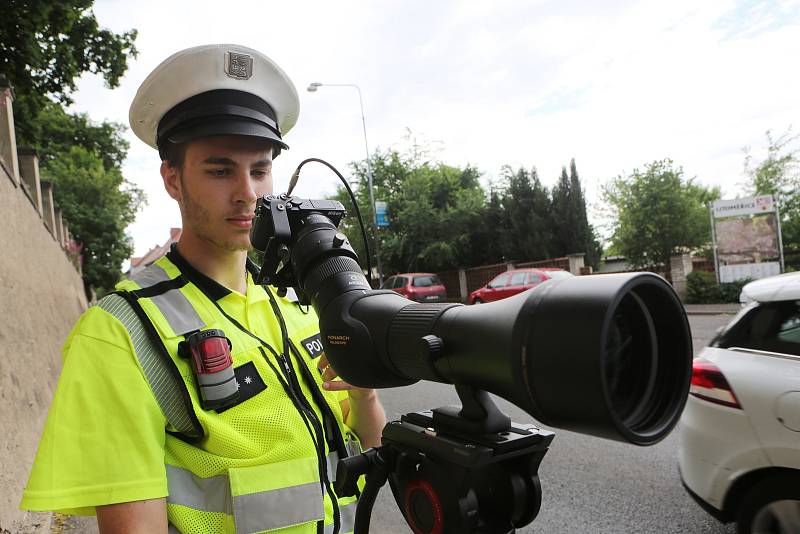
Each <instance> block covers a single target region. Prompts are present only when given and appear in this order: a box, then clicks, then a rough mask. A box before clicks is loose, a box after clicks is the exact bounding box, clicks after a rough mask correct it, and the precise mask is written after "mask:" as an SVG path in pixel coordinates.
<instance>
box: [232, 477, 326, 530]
mask: <svg viewBox="0 0 800 534" xmlns="http://www.w3.org/2000/svg"><path fill="white" fill-rule="evenodd" d="M233 518H234V521H235V522H236V534H250V533H251V532H261V531H263V530H273V529H276V528H283V527H288V526H291V525H298V524H300V523H307V522H309V521H320V520H322V519H324V518H325V508H324V505H323V500H322V488H321V487H320V485H319V482H309V483H308V484H301V485H299V486H291V487H288V488H281V489H275V490H270V491H262V492H259V493H250V494H248V495H239V496H237V497H234V498H233Z"/></svg>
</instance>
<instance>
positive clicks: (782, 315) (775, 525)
mask: <svg viewBox="0 0 800 534" xmlns="http://www.w3.org/2000/svg"><path fill="white" fill-rule="evenodd" d="M741 300H742V301H743V302H748V304H747V305H746V306H745V307H744V308H742V310H741V311H740V312H739V314H737V315H736V317H735V318H734V319H733V320H732V321H731V322H730V323H729V324H728V325H727V326H726V327H724V328H723V329H721V330H720V332H719V333H718V334H717V336H716V337H715V338H714V339H713V340H712V341H711V343H710V344H709V346H708V347H706V348H705V349H704V350H703V351H702V352H701V353H700V355H699V356H698V357H697V358H695V360H694V365H693V372H692V385H691V389H690V392H689V399H688V401H687V403H686V408H685V410H684V412H683V416H682V418H681V432H680V452H679V466H680V473H681V479H682V480H683V484H684V487H685V488H686V490H687V491H688V492H689V494H690V495H691V496H692V497H694V498H695V500H696V501H697V502H698V503H699V504H700V505H701V506H702V507H703V508H704V509H705V510H706V511H707V512H709V513H710V514H711V515H713V516H714V517H716V518H717V519H719V520H720V521H722V522H726V523H727V522H731V521H736V523H737V531H738V532H739V533H740V534H741V533H747V534H749V533H759V534H760V533H771V532H780V533H789V532H790V533H800V272H798V273H788V274H783V275H779V276H773V277H770V278H765V279H762V280H756V281H755V282H751V283H749V284H747V285H746V286H745V287H744V288H743V289H742V299H741Z"/></svg>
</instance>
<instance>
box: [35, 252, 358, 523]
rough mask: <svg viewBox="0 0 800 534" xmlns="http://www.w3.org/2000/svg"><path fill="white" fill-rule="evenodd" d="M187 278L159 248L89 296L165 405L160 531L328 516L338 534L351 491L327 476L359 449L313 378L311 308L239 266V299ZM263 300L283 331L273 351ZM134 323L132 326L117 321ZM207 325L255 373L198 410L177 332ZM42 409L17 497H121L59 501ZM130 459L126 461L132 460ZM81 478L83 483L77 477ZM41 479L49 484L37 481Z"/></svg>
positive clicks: (43, 500)
mask: <svg viewBox="0 0 800 534" xmlns="http://www.w3.org/2000/svg"><path fill="white" fill-rule="evenodd" d="M175 252H176V251H175V250H174V249H173V256H172V257H173V258H174V253H175ZM178 258H179V256H178ZM181 265H183V264H182V263H181ZM182 268H183V270H184V271H185V270H186V268H185V267H182ZM195 274H196V273H195ZM201 276H202V275H201ZM196 282H197V279H196V278H193V277H192V276H189V275H187V273H185V272H182V270H181V269H179V268H178V266H176V264H175V263H174V262H173V261H171V260H170V256H166V257H163V258H161V259H159V260H158V261H157V262H156V263H154V264H152V265H151V266H149V267H148V268H146V269H145V270H144V271H143V272H142V273H140V274H139V275H137V276H134V277H133V279H132V280H126V281H124V282H121V283H120V284H119V285H118V286H117V289H118V291H119V294H111V295H108V296H107V297H105V298H103V299H101V301H100V302H99V303H98V305H97V307H99V308H101V309H102V310H105V312H107V313H109V314H111V315H112V316H114V317H116V318H117V319H118V320H119V321H120V322H121V323H122V324H123V325H124V326H125V328H126V329H127V331H128V334H129V336H130V337H131V339H130V343H131V345H132V347H133V350H134V352H135V353H136V357H137V358H138V361H139V364H140V368H141V370H142V374H143V375H144V376H145V378H146V380H147V383H148V384H149V386H150V388H151V390H152V393H153V396H154V397H156V400H157V401H158V403H159V406H160V407H161V409H162V411H163V412H164V415H165V421H166V432H165V433H164V436H163V446H164V469H165V471H166V481H167V489H168V491H167V492H168V496H167V513H168V518H169V522H170V529H171V532H183V533H198V534H199V533H203V534H205V533H214V532H222V533H237V534H240V533H251V532H270V531H279V532H281V533H284V532H286V533H289V532H291V533H295V532H296V533H317V532H318V528H321V529H322V532H325V533H332V532H334V530H335V527H338V532H340V533H342V534H346V533H349V532H352V530H353V521H354V517H355V508H356V504H357V500H356V498H355V497H342V498H340V497H338V496H336V495H335V492H334V490H333V482H334V480H335V475H336V472H335V471H336V464H337V462H338V460H339V459H340V458H342V457H344V456H347V455H352V454H357V453H358V452H360V450H361V448H360V444H359V442H358V439H357V437H356V436H355V434H354V433H353V432H352V431H351V430H350V429H349V428H348V427H347V426H346V425H345V424H344V423H343V421H342V412H341V407H340V404H339V403H340V400H341V399H342V394H341V393H335V392H328V391H325V390H323V389H322V379H321V376H320V374H319V372H318V371H317V368H316V364H315V357H318V356H319V352H320V350H319V349H320V346H319V343H318V339H319V335H318V334H319V326H318V322H317V317H316V315H315V313H314V312H313V310H311V309H305V308H301V307H300V306H298V305H297V303H294V302H290V301H289V300H287V299H285V298H280V297H277V296H276V295H272V296H270V294H269V293H268V291H269V290H268V289H266V288H262V287H259V286H256V285H254V284H253V283H252V280H251V279H250V277H248V290H247V292H248V293H247V297H246V304H245V303H244V302H245V299H242V296H241V295H239V294H238V293H236V294H231V295H229V296H223V297H219V295H216V296H215V295H211V296H209V295H208V294H207V293H208V291H204V289H205V288H201V287H200V286H202V285H203V284H202V283H199V285H198V283H196ZM201 282H202V281H201ZM219 287H221V286H219ZM121 295H124V296H125V298H123V297H122V296H121ZM236 297H238V300H237V299H236ZM221 299H226V300H225V302H224V304H225V305H224V306H220V305H219V300H221ZM271 299H273V300H271ZM273 306H276V307H277V309H278V310H279V311H280V315H281V316H282V318H283V321H284V322H285V328H286V332H287V334H288V342H289V349H290V350H289V354H288V355H286V359H285V360H284V355H283V352H284V339H283V337H282V332H281V326H280V322H279V320H278V318H277V317H276V314H275V313H274V312H273ZM225 309H227V310H228V311H227V312H226V311H225ZM94 313H95V314H96V313H100V312H98V311H95V312H94ZM137 322H138V324H139V325H140V327H139V328H138V329H136V328H134V329H131V328H129V326H130V325H131V324H136V323H137ZM237 323H238V325H239V326H237ZM141 325H144V328H141ZM240 327H241V328H240ZM212 328H213V329H221V330H223V331H224V333H225V335H226V336H227V337H228V338H229V339H230V341H231V346H232V349H231V354H232V357H233V365H234V368H235V370H236V377H237V380H240V381H243V382H244V383H245V384H242V385H243V386H252V384H253V383H256V384H257V387H256V388H255V389H253V387H249V390H250V392H251V393H252V392H253V391H255V393H254V394H253V395H252V396H247V395H245V398H240V399H239V401H238V404H235V405H233V406H231V407H226V408H225V409H221V410H219V411H214V410H203V409H202V407H201V403H200V400H199V397H198V391H197V386H196V385H195V377H194V375H193V372H192V369H191V366H190V363H189V361H188V360H185V359H183V358H182V357H180V356H179V355H178V343H179V342H181V341H182V340H184V338H185V336H186V335H187V334H189V333H191V332H194V331H197V330H206V329H212ZM245 330H246V331H247V332H246V331H245ZM248 332H249V333H250V334H252V335H250V334H248ZM145 336H147V340H144V337H145ZM257 338H258V339H257ZM154 347H155V348H154ZM157 362H160V363H157ZM287 368H288V371H287ZM109 378H112V379H113V377H109ZM290 378H292V379H290ZM244 389H248V387H244ZM175 390H178V392H179V395H175ZM165 391H168V392H170V393H168V394H165ZM58 397H59V395H58V393H57V394H56V398H57V399H58ZM55 404H56V403H55V402H54V405H55ZM62 415H63V414H62ZM51 419H54V417H53V413H52V409H51V414H50V416H49V418H48V426H47V427H46V429H45V436H48V437H47V442H48V443H47V445H46V446H45V445H44V442H45V438H43V440H42V443H43V444H42V445H40V456H41V455H43V454H44V455H46V456H47V458H46V459H45V458H42V459H40V458H39V457H37V462H36V464H35V465H34V470H33V472H32V474H31V480H30V482H29V487H28V488H26V493H25V495H24V497H23V502H22V507H23V508H28V509H58V508H60V509H62V510H66V511H72V512H75V513H91V512H92V511H93V510H92V509H91V508H88V509H87V508H85V507H86V506H91V505H92V504H107V503H109V502H126V501H127V500H132V499H130V498H128V499H122V500H116V501H115V500H114V499H113V498H110V497H108V496H107V495H103V496H102V497H101V498H98V500H96V501H95V502H94V503H92V502H91V501H90V500H82V499H81V498H79V497H78V498H70V499H61V500H60V497H59V495H60V493H59V491H58V490H57V489H58V481H53V480H52V478H53V477H52V475H50V474H49V473H52V472H55V471H54V470H52V469H50V468H49V467H50V464H51V463H55V462H56V461H57V460H59V459H58V458H57V456H58V454H57V453H53V449H57V448H58V447H57V446H56V447H51V445H52V443H51V439H50V437H49V436H50V434H52V433H55V434H59V435H60V434H63V432H61V431H58V432H52V433H49V432H48V427H50V426H51ZM53 425H55V423H53ZM70 446H71V445H70ZM62 448H63V447H62ZM43 449H44V450H45V452H42V450H43ZM133 452H134V451H132V454H133ZM79 454H80V451H79V450H76V451H73V452H71V453H70V455H71V456H72V457H75V456H76V455H79ZM150 456H151V457H152V456H153V455H152V453H151V454H150ZM60 460H63V458H62V459H60ZM120 461H121V462H124V461H125V458H124V457H123V458H120ZM40 464H41V465H40ZM135 464H136V462H135V461H131V466H132V467H131V468H132V469H134V466H135ZM135 468H136V469H139V467H135ZM114 469H116V470H119V469H121V467H120V466H115V467H114ZM140 470H141V469H140ZM48 477H49V479H48ZM87 478H88V479H89V480H90V479H91V474H88V475H87ZM81 484H83V485H84V486H86V482H85V481H82V482H81ZM362 484H363V480H362V481H361V484H359V485H360V486H361V485H362ZM42 486H47V487H49V488H50V489H49V490H48V491H40V489H39V488H40V487H42ZM64 495H66V493H64ZM109 499H110V500H109ZM137 499H138V498H134V499H133V500H137ZM48 503H59V504H57V505H51V504H48ZM62 503H63V504H62Z"/></svg>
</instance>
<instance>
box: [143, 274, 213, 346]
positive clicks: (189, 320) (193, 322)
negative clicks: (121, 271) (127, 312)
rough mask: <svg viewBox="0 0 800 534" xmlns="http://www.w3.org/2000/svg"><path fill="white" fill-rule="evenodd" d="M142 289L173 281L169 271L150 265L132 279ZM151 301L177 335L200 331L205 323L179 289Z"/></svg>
mask: <svg viewBox="0 0 800 534" xmlns="http://www.w3.org/2000/svg"><path fill="white" fill-rule="evenodd" d="M131 280H133V281H134V282H136V283H137V284H138V285H139V287H140V288H142V289H144V288H147V287H150V286H154V285H156V284H158V283H159V282H166V281H167V280H171V278H170V277H169V275H168V274H167V271H165V270H164V269H162V268H161V267H159V266H158V265H156V264H155V263H153V264H151V265H148V266H147V268H146V269H145V270H143V271H142V272H140V273H139V274H136V275H134V276H132V277H131ZM150 300H151V301H152V302H153V304H155V305H156V307H157V308H158V310H159V311H160V312H161V314H162V315H163V316H164V317H165V318H166V319H167V322H168V323H169V326H170V328H172V331H173V332H175V335H178V336H180V335H183V334H186V333H187V332H193V331H195V330H200V329H201V328H202V327H204V326H205V323H204V322H203V321H201V320H200V317H199V316H198V315H197V312H196V311H194V307H193V306H192V305H191V303H190V302H189V299H187V298H186V297H185V296H184V295H183V293H181V292H180V291H179V290H178V289H171V290H169V291H167V292H166V293H163V294H161V295H156V296H155V297H151V298H150Z"/></svg>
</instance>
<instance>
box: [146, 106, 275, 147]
mask: <svg viewBox="0 0 800 534" xmlns="http://www.w3.org/2000/svg"><path fill="white" fill-rule="evenodd" d="M224 117H239V118H242V119H246V120H251V121H254V122H258V123H261V124H263V125H264V126H266V127H267V128H269V129H270V130H272V131H273V132H274V133H275V135H277V136H278V139H281V131H280V128H279V127H278V124H277V123H276V122H275V120H274V119H272V118H271V117H269V116H268V115H265V114H264V113H261V112H259V111H256V110H254V109H251V108H246V107H243V106H236V105H232V104H218V105H215V106H203V107H202V108H194V109H191V110H187V111H185V112H182V113H178V114H177V115H175V116H174V117H170V118H169V119H168V120H167V121H163V124H159V125H158V134H157V136H156V139H157V140H158V145H159V146H160V145H161V143H162V142H163V141H165V140H166V139H168V138H169V136H170V135H171V134H172V133H173V131H174V130H176V129H179V128H180V129H183V128H185V127H188V126H190V125H191V123H195V124H197V123H201V122H205V121H210V120H212V119H216V120H219V119H222V118H224Z"/></svg>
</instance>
